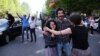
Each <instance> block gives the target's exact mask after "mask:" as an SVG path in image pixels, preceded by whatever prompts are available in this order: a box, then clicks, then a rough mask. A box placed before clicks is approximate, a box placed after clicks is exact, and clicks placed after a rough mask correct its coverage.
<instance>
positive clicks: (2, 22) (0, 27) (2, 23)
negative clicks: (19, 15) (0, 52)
mask: <svg viewBox="0 0 100 56" xmlns="http://www.w3.org/2000/svg"><path fill="white" fill-rule="evenodd" d="M7 27H8V20H7V19H0V32H2V31H4V30H6V28H7Z"/></svg>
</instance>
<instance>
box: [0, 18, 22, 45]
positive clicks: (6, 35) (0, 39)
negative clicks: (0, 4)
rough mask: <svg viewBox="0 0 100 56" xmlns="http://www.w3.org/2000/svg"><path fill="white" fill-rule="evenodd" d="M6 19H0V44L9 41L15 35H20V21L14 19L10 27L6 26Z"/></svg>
mask: <svg viewBox="0 0 100 56" xmlns="http://www.w3.org/2000/svg"><path fill="white" fill-rule="evenodd" d="M8 26H9V24H8V20H7V19H0V45H2V44H5V43H9V42H10V41H12V40H14V39H15V38H16V37H17V36H19V35H21V22H20V21H18V20H16V21H15V22H14V23H13V24H12V25H11V26H10V27H8Z"/></svg>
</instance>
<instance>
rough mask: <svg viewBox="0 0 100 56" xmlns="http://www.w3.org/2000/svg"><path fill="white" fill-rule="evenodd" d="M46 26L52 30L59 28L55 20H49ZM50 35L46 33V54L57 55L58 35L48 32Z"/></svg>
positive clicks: (48, 55) (47, 55) (49, 55)
mask: <svg viewBox="0 0 100 56" xmlns="http://www.w3.org/2000/svg"><path fill="white" fill-rule="evenodd" d="M46 26H47V27H48V28H50V29H52V30H57V28H58V27H57V23H56V22H55V21H54V20H49V21H47V23H46ZM47 33H48V35H45V50H46V51H45V53H46V56H57V48H56V45H57V44H56V37H57V36H56V35H54V34H52V33H50V32H48V31H47Z"/></svg>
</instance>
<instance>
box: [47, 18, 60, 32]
mask: <svg viewBox="0 0 100 56" xmlns="http://www.w3.org/2000/svg"><path fill="white" fill-rule="evenodd" d="M50 22H54V24H55V25H56V28H55V29H54V30H58V25H57V23H56V21H55V20H49V21H47V22H46V24H45V26H46V27H48V28H50V29H51V27H50ZM49 33H50V32H49Z"/></svg>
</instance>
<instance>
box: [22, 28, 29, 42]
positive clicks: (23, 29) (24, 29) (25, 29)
mask: <svg viewBox="0 0 100 56" xmlns="http://www.w3.org/2000/svg"><path fill="white" fill-rule="evenodd" d="M24 31H26V35H27V39H29V35H28V27H22V41H24Z"/></svg>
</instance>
